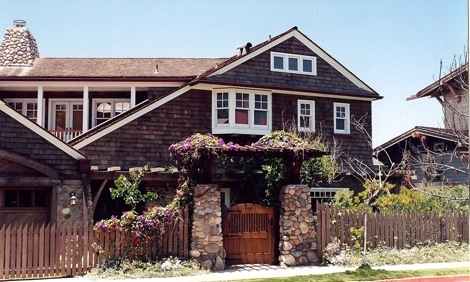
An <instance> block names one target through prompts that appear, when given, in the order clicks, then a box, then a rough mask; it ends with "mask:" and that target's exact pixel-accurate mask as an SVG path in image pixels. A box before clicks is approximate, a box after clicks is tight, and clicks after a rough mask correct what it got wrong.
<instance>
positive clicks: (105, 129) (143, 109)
mask: <svg viewBox="0 0 470 282" xmlns="http://www.w3.org/2000/svg"><path fill="white" fill-rule="evenodd" d="M292 36H294V37H296V38H298V39H299V40H300V41H301V42H302V43H304V44H305V45H306V46H307V47H309V48H311V49H312V50H314V51H315V52H316V53H317V54H319V55H320V56H321V57H322V58H323V59H324V60H325V61H327V62H328V63H330V64H332V65H333V67H335V68H336V69H337V70H338V71H340V72H341V73H342V74H343V75H345V76H346V77H347V78H349V79H351V80H352V81H353V82H354V83H355V84H356V85H357V86H358V87H360V88H362V89H365V90H367V91H368V92H369V93H370V94H368V95H365V96H366V98H367V99H368V100H376V99H381V98H383V97H382V96H380V95H378V93H377V92H375V91H374V90H373V89H372V88H370V87H369V86H368V85H366V84H365V83H364V82H363V81H361V80H360V79H359V78H358V77H356V76H355V75H354V74H353V73H351V72H350V71H349V70H347V69H346V68H345V67H344V66H343V65H341V64H340V63H339V62H338V61H336V60H335V59H334V58H333V57H331V56H330V55H329V54H327V53H326V52H325V51H323V49H321V48H320V47H318V46H317V45H316V44H314V43H313V42H312V41H311V40H310V39H309V38H307V37H306V36H305V35H304V34H302V33H301V32H300V31H298V30H297V27H293V28H291V29H289V30H288V31H286V32H284V33H281V34H279V35H278V36H275V37H273V38H271V39H270V40H267V41H265V42H262V43H260V44H258V45H256V46H253V47H252V48H251V49H250V52H248V53H246V54H244V55H239V56H233V57H231V58H228V59H226V60H224V61H221V62H220V63H216V64H214V65H211V67H210V68H208V69H207V70H205V72H201V74H200V75H198V76H197V77H196V78H194V79H193V80H191V81H190V82H188V83H186V84H184V85H182V86H181V87H180V88H178V89H176V90H174V91H172V92H169V93H168V94H166V95H164V96H162V97H160V98H159V99H157V100H153V101H150V102H143V103H141V104H140V105H138V106H136V107H135V108H133V109H130V110H129V111H127V112H124V113H122V114H120V115H118V116H115V117H113V118H111V119H110V120H107V121H106V122H104V123H102V124H100V125H98V126H96V127H94V128H92V129H91V130H89V131H87V132H86V133H84V134H82V135H80V136H78V137H77V138H74V139H72V140H70V141H69V144H70V145H72V146H73V147H74V148H75V149H77V150H79V149H81V148H83V147H85V146H86V145H88V144H90V143H92V142H94V141H96V140H98V139H99V138H101V137H103V136H105V135H107V134H108V133H110V132H113V131H114V130H116V129H118V128H120V127H121V126H124V125H126V124H127V123H129V122H131V121H133V120H135V119H137V118H139V117H141V116H143V115H145V114H146V113H148V112H150V111H152V110H154V109H156V108H158V107H160V106H161V105H163V104H165V103H167V102H169V101H171V100H172V99H175V98H176V97H178V96H180V95H182V94H184V93H186V92H187V91H189V90H191V89H193V88H196V86H197V85H198V84H200V83H201V84H203V83H204V82H205V81H204V78H208V77H210V76H212V75H217V74H221V73H224V72H226V71H228V70H230V69H232V68H234V67H236V66H238V65H240V64H241V63H243V62H246V61H248V60H249V59H251V58H253V57H255V56H257V55H258V54H260V53H262V52H264V51H266V50H268V49H269V48H271V47H273V46H275V45H277V44H279V43H281V42H283V41H285V40H286V39H288V38H291V37H292ZM347 97H349V96H348V95H344V97H341V98H347Z"/></svg>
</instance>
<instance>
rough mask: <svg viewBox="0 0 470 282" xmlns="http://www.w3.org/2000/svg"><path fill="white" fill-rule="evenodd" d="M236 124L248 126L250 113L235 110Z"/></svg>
mask: <svg viewBox="0 0 470 282" xmlns="http://www.w3.org/2000/svg"><path fill="white" fill-rule="evenodd" d="M235 123H237V124H248V111H247V110H240V109H236V110H235Z"/></svg>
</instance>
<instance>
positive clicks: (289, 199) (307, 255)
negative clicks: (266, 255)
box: [279, 184, 318, 266]
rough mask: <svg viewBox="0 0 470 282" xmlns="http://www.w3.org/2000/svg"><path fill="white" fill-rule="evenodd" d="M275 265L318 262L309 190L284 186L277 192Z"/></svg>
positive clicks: (295, 186)
mask: <svg viewBox="0 0 470 282" xmlns="http://www.w3.org/2000/svg"><path fill="white" fill-rule="evenodd" d="M280 197H281V215H280V221H279V226H280V235H279V236H280V240H279V250H280V253H281V254H280V256H279V261H280V263H281V265H287V266H295V265H306V264H309V263H314V262H318V255H317V242H316V236H315V226H314V224H313V213H312V203H311V198H310V188H309V187H308V186H306V185H300V184H299V185H286V186H283V187H282V188H281V194H280Z"/></svg>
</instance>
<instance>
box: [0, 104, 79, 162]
mask: <svg viewBox="0 0 470 282" xmlns="http://www.w3.org/2000/svg"><path fill="white" fill-rule="evenodd" d="M0 111H2V112H4V113H5V114H7V115H9V116H10V117H12V118H13V119H15V120H16V121H18V122H19V123H21V124H22V125H24V126H26V127H27V128H29V129H30V130H31V131H33V132H34V133H36V134H37V135H39V136H41V137H42V138H43V139H45V140H46V141H48V142H49V143H51V144H52V145H54V146H56V147H57V148H59V149H60V150H62V151H63V152H64V153H66V154H68V155H69V156H71V157H72V158H74V159H77V160H80V159H86V157H85V155H83V154H81V153H80V152H78V151H77V150H75V149H74V148H72V147H70V146H69V145H67V144H65V143H64V142H62V141H61V140H59V139H57V138H56V137H55V136H53V135H52V134H50V133H49V132H47V131H46V130H45V129H43V128H42V127H40V126H39V125H37V124H35V123H34V122H32V121H30V120H29V119H28V118H27V117H25V116H23V115H22V114H20V113H18V112H17V111H15V110H13V109H12V108H10V107H8V106H7V105H6V104H5V102H3V101H2V100H0Z"/></svg>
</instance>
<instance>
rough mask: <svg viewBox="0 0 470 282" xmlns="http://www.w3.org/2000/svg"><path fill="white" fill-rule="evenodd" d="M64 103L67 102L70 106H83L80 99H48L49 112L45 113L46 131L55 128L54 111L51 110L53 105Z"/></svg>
mask: <svg viewBox="0 0 470 282" xmlns="http://www.w3.org/2000/svg"><path fill="white" fill-rule="evenodd" d="M66 102H69V103H71V104H83V100H82V99H78V98H77V99H75V98H73V99H64V98H53V99H49V110H48V112H47V116H48V117H49V118H48V122H47V128H48V129H50V130H51V129H53V128H54V127H55V119H54V118H53V117H54V115H53V113H54V109H53V105H54V104H55V103H66Z"/></svg>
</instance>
